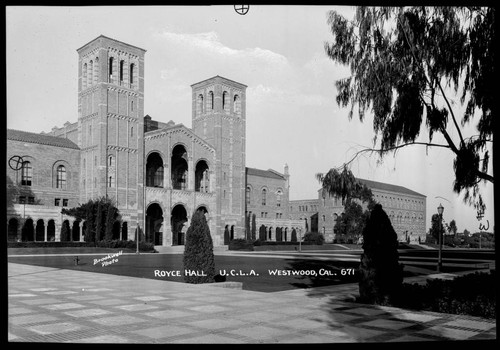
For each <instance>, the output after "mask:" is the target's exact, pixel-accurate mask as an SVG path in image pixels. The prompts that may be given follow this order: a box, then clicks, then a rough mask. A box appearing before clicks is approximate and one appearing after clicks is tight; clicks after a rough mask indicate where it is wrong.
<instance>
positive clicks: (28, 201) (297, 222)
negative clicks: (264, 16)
mask: <svg viewBox="0 0 500 350" xmlns="http://www.w3.org/2000/svg"><path fill="white" fill-rule="evenodd" d="M77 53H78V74H77V79H78V106H77V111H78V117H77V120H76V121H75V122H67V123H65V124H64V126H63V127H60V128H58V127H54V128H53V129H52V130H51V131H50V132H48V133H40V134H37V133H30V132H24V131H19V130H7V135H6V136H7V159H8V165H7V184H6V186H7V232H8V233H7V238H8V240H10V241H59V240H61V234H60V233H61V230H62V229H63V227H65V228H66V229H68V230H69V231H70V240H73V241H83V240H84V237H83V233H84V232H85V225H86V223H85V222H80V221H79V220H77V219H75V218H73V217H69V216H66V215H63V214H62V213H61V210H62V208H63V207H67V208H71V207H76V206H79V205H80V204H83V203H86V202H87V201H89V200H90V199H96V198H101V197H107V198H110V199H112V200H113V201H114V203H115V204H116V207H117V209H118V210H119V212H120V220H117V221H116V222H115V223H114V226H113V238H114V239H132V240H135V239H137V237H138V236H139V234H138V233H140V236H139V237H140V239H144V240H146V241H147V242H151V243H154V244H155V245H163V246H173V245H183V244H184V240H185V233H186V230H187V228H188V227H189V225H190V220H191V217H192V215H193V213H194V212H196V211H198V210H202V211H203V212H204V213H205V215H206V217H207V220H208V224H209V228H210V232H211V234H212V239H213V242H214V245H215V246H220V245H226V244H228V243H229V241H230V240H231V239H234V238H244V237H246V234H245V230H246V229H248V226H247V224H246V222H247V220H249V219H250V220H251V219H252V218H253V215H255V222H256V231H257V232H258V233H257V234H258V235H259V236H261V234H262V235H264V236H261V237H264V238H265V239H266V240H272V241H275V240H278V241H291V240H292V236H294V237H300V236H301V235H303V234H304V233H305V232H306V231H319V232H322V233H323V234H324V235H325V238H326V240H327V241H333V238H334V234H335V233H334V232H333V226H334V221H335V215H340V213H341V212H342V206H341V205H340V204H339V203H338V202H337V201H335V199H328V200H326V199H325V198H321V196H320V195H318V199H315V200H303V201H290V199H289V192H290V188H289V183H290V174H289V169H288V166H286V165H285V167H284V172H283V173H280V172H278V171H275V170H273V169H268V170H261V169H255V168H248V167H246V88H247V86H246V85H244V84H241V83H238V82H236V81H233V80H230V79H226V78H224V77H221V76H215V77H212V78H209V79H206V80H203V81H200V82H198V83H196V84H193V85H191V89H192V117H191V120H192V128H188V127H186V126H184V125H182V124H176V123H175V122H173V121H169V122H168V123H164V122H160V121H155V120H153V119H152V118H151V117H150V116H149V115H146V116H145V115H144V86H145V79H144V71H145V53H146V50H144V49H141V48H138V47H136V46H133V45H130V44H126V43H123V42H121V41H118V40H114V39H111V38H108V37H105V36H102V35H101V36H99V37H97V38H96V39H94V40H92V41H90V42H89V43H87V44H85V45H84V46H82V47H80V48H79V49H77ZM372 185H373V183H372ZM387 186H389V187H387ZM387 186H386V187H384V186H382V187H381V186H378V187H377V186H374V187H372V190H374V193H375V195H376V199H377V198H378V199H379V201H380V202H381V203H382V204H384V203H386V204H387V208H386V211H387V210H388V209H389V212H388V214H390V217H391V220H392V221H393V225H395V228H397V230H399V231H398V234H400V231H404V232H405V234H407V235H408V234H409V235H410V236H411V237H413V235H414V234H420V232H421V231H422V233H424V234H425V228H424V227H425V224H424V223H423V218H425V196H422V195H419V194H418V193H414V192H413V191H410V190H407V189H404V188H396V186H392V187H390V186H391V185H387ZM375 189H377V190H376V191H378V192H376V191H375ZM292 232H293V235H292Z"/></svg>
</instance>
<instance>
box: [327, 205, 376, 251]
mask: <svg viewBox="0 0 500 350" xmlns="http://www.w3.org/2000/svg"><path fill="white" fill-rule="evenodd" d="M369 216H370V212H369V211H368V210H364V211H363V208H362V207H361V205H359V204H358V203H357V202H354V201H353V202H349V203H346V205H345V207H344V211H343V212H342V214H340V215H339V217H338V218H337V222H336V224H335V232H336V236H337V237H339V238H341V240H342V241H345V242H348V241H352V242H357V241H358V238H360V237H361V236H362V234H363V229H364V227H365V223H366V220H367V219H368V217H369ZM343 238H345V239H343Z"/></svg>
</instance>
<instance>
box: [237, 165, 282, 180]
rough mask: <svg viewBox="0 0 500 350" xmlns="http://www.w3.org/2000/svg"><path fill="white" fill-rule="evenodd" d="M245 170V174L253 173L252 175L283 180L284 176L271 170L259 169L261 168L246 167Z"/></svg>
mask: <svg viewBox="0 0 500 350" xmlns="http://www.w3.org/2000/svg"><path fill="white" fill-rule="evenodd" d="M246 170H247V175H254V176H260V177H269V178H271V179H280V180H284V179H285V177H284V176H280V175H278V173H276V172H274V171H271V170H261V169H255V168H246Z"/></svg>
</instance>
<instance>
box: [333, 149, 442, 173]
mask: <svg viewBox="0 0 500 350" xmlns="http://www.w3.org/2000/svg"><path fill="white" fill-rule="evenodd" d="M413 145H420V146H426V147H443V148H451V147H450V146H449V145H441V144H438V143H427V142H409V143H405V144H402V145H397V146H393V147H389V148H387V149H382V148H380V149H374V148H365V149H362V150H360V151H358V152H356V153H355V154H354V156H353V157H352V158H351V160H349V161H348V162H346V163H344V164H343V165H341V166H339V167H338V168H337V170H339V169H342V168H344V167H345V166H347V165H349V164H351V163H352V162H353V161H354V160H355V159H356V158H357V157H358V156H359V155H360V154H362V153H367V152H370V153H374V152H377V153H387V152H391V151H396V150H398V149H400V148H403V147H406V146H413Z"/></svg>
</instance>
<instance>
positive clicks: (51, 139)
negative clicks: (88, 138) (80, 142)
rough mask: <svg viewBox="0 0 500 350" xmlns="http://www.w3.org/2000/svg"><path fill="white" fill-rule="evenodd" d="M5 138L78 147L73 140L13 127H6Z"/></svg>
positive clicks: (56, 145) (48, 144)
mask: <svg viewBox="0 0 500 350" xmlns="http://www.w3.org/2000/svg"><path fill="white" fill-rule="evenodd" d="M7 139H8V140H12V141H20V142H29V143H37V144H40V145H47V146H55V147H64V148H73V149H79V147H78V146H77V145H76V144H75V143H74V142H73V141H71V140H69V139H66V138H64V137H56V136H50V135H42V134H36V133H32V132H27V131H20V130H13V129H7Z"/></svg>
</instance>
